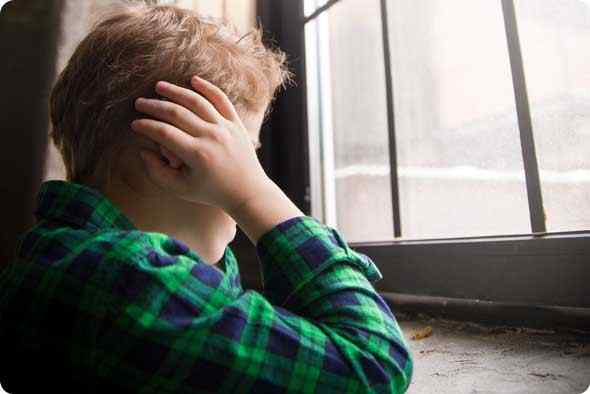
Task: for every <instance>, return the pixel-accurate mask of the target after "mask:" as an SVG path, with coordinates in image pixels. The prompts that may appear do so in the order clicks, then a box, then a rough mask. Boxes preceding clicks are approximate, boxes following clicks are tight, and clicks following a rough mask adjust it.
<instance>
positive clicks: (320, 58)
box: [304, 1, 338, 228]
mask: <svg viewBox="0 0 590 394" xmlns="http://www.w3.org/2000/svg"><path fill="white" fill-rule="evenodd" d="M334 4H336V1H330V2H328V3H326V4H325V5H324V6H322V7H320V8H318V9H317V10H316V11H315V12H314V13H313V14H312V15H311V16H310V17H309V18H306V19H305V22H304V25H305V23H307V22H310V21H311V20H312V19H315V20H314V21H313V23H315V26H312V28H313V29H312V31H311V33H312V34H310V35H307V38H308V39H311V40H312V42H308V43H306V47H307V50H308V53H307V56H308V62H307V64H308V65H309V66H310V67H309V70H308V72H310V73H311V74H308V75H307V84H308V90H310V91H311V92H312V93H311V95H312V96H313V94H317V95H318V99H317V100H314V99H310V97H308V101H307V104H308V106H309V105H314V104H315V105H317V108H310V109H309V110H308V113H309V114H312V113H313V111H317V112H318V114H317V115H318V119H316V117H315V116H314V117H312V118H310V119H308V125H309V126H308V127H309V143H310V153H311V152H312V150H314V152H315V153H316V154H317V156H316V158H311V157H310V171H318V170H319V171H321V176H320V177H319V178H320V179H318V176H317V174H310V181H311V182H312V183H311V185H310V186H311V188H312V189H311V191H310V194H311V198H312V202H311V207H312V215H316V216H319V217H321V218H322V220H323V221H324V223H326V224H327V225H329V226H332V227H335V228H337V227H338V214H337V207H336V178H335V174H334V166H335V163H334V161H335V158H334V133H333V125H332V85H331V70H330V67H331V61H330V42H329V39H330V36H329V34H330V29H329V17H328V15H327V13H326V12H325V11H327V10H328V8H329V7H330V6H332V5H334ZM310 120H311V123H313V124H309V122H310ZM314 143H315V144H319V147H316V146H313V144H314ZM318 159H319V160H318ZM318 161H319V162H318ZM318 198H319V201H321V203H320V204H318V202H317V201H318V200H317V199H318ZM314 200H315V201H314Z"/></svg>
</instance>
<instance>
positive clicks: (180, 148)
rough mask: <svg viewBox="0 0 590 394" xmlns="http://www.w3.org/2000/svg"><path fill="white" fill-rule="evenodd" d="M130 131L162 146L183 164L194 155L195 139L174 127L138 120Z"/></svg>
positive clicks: (153, 121)
mask: <svg viewBox="0 0 590 394" xmlns="http://www.w3.org/2000/svg"><path fill="white" fill-rule="evenodd" d="M131 129H132V130H134V131H135V132H137V133H139V134H141V135H144V136H146V137H147V138H149V139H151V140H152V141H154V142H156V143H158V144H160V145H162V146H164V147H165V148H167V149H168V150H169V151H170V152H172V153H174V154H175V155H176V156H178V157H179V158H180V159H182V160H183V161H184V162H185V163H186V162H188V161H189V159H190V157H191V156H193V155H194V148H195V141H196V140H195V138H194V137H191V136H190V135H188V134H187V133H185V132H184V131H181V130H179V129H177V128H176V127H174V126H172V125H170V124H168V123H164V122H160V121H157V120H153V119H138V120H135V121H133V122H132V123H131Z"/></svg>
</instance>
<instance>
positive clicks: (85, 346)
mask: <svg viewBox="0 0 590 394" xmlns="http://www.w3.org/2000/svg"><path fill="white" fill-rule="evenodd" d="M35 215H36V217H37V223H36V225H35V226H34V227H33V228H32V229H30V230H29V231H27V232H26V233H25V234H23V235H22V236H21V237H20V239H19V245H18V248H17V251H16V256H15V259H14V260H13V261H12V262H11V263H10V264H9V265H8V266H7V267H6V268H5V269H4V270H3V271H2V272H1V273H0V288H1V289H2V290H1V293H0V348H1V349H2V353H3V354H2V355H0V381H1V382H2V385H3V386H4V388H5V389H6V390H8V391H9V392H10V391H11V390H13V391H14V393H18V392H20V391H18V389H19V388H21V387H22V388H23V390H26V389H27V388H31V389H32V387H45V388H48V387H51V385H52V384H55V385H56V387H58V388H60V389H61V390H60V391H61V392H97V393H98V392H105V391H104V390H105V389H109V390H111V391H110V392H123V391H125V392H133V393H158V394H161V393H213V392H221V393H250V392H251V393H316V392H319V393H356V392H359V393H367V392H379V393H398V392H404V391H405V390H406V388H407V387H408V385H409V383H410V379H411V376H412V359H411V356H410V353H409V350H408V346H407V343H406V342H405V340H404V337H403V334H402V332H401V330H400V327H399V326H398V323H397V322H396V320H395V317H394V316H393V314H392V312H391V310H390V309H389V307H388V306H387V304H386V303H385V302H384V300H383V299H382V298H381V297H380V296H379V295H378V293H377V292H376V291H375V289H374V287H373V286H372V282H375V281H377V280H379V279H381V278H382V275H381V273H380V272H379V270H378V269H377V267H376V266H375V264H374V263H373V262H372V261H371V260H370V259H369V258H368V257H367V256H365V255H363V254H360V253H357V252H355V251H354V250H352V249H351V248H350V247H349V246H348V245H347V243H346V242H345V241H344V240H343V239H342V237H341V236H340V234H339V233H338V232H337V231H336V230H335V229H333V228H331V227H328V226H325V225H323V224H321V223H320V222H318V221H317V220H315V219H314V218H312V217H309V216H301V217H297V218H293V219H290V220H287V221H285V222H283V223H280V224H279V225H277V226H275V227H274V228H273V229H271V230H270V231H268V232H267V233H265V234H264V235H263V236H262V237H261V238H260V240H259V241H258V243H257V245H256V250H257V253H258V256H259V260H260V263H261V269H262V277H263V285H264V291H263V292H262V293H260V292H256V291H253V290H244V289H243V288H242V286H241V284H240V276H239V270H238V266H237V262H236V259H235V256H234V254H233V253H232V251H231V249H230V247H229V246H228V247H227V248H226V250H225V254H224V256H223V259H222V260H223V261H222V262H223V266H224V269H223V270H221V269H219V268H217V267H215V266H211V265H208V264H206V263H205V262H204V261H202V260H201V258H200V257H199V256H198V255H197V254H196V252H194V251H193V250H191V249H189V248H188V247H187V246H186V245H185V244H183V243H182V242H181V241H179V240H176V239H174V238H172V237H169V236H167V235H165V234H162V233H156V232H142V231H139V230H138V229H137V228H135V226H134V225H133V224H132V223H131V222H130V220H129V219H128V218H127V217H126V216H125V215H124V214H123V213H122V212H121V211H119V210H118V209H117V208H116V207H115V206H114V205H113V204H112V203H111V202H110V201H109V200H108V199H107V198H106V197H105V196H104V195H102V194H101V193H100V192H99V191H97V190H95V189H92V188H90V187H87V186H85V185H81V184H76V183H72V182H65V181H47V182H45V183H43V184H42V186H41V189H40V192H39V195H38V204H37V209H36V211H35ZM66 382H67V383H66Z"/></svg>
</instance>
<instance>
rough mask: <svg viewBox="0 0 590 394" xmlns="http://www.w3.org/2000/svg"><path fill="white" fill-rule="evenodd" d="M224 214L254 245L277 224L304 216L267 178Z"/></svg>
mask: <svg viewBox="0 0 590 394" xmlns="http://www.w3.org/2000/svg"><path fill="white" fill-rule="evenodd" d="M226 212H227V213H228V214H229V215H230V216H231V217H232V218H233V219H234V220H235V221H236V223H237V224H238V226H240V228H241V229H242V231H244V233H246V235H247V236H248V238H250V240H251V241H252V243H254V244H256V243H257V241H258V239H260V237H261V236H262V235H264V234H265V233H266V232H267V231H270V230H271V229H272V228H273V227H275V226H276V225H277V224H279V223H282V222H283V221H285V220H288V219H291V218H293V217H297V216H303V215H304V214H303V212H301V210H299V208H297V206H296V205H295V204H294V203H293V202H292V201H291V200H290V199H289V198H288V197H287V196H286V195H285V193H283V191H282V190H281V189H280V188H279V187H278V186H277V185H276V184H275V183H274V182H273V181H272V180H271V179H269V178H266V179H265V180H263V181H262V182H260V183H258V184H257V185H256V186H255V187H254V188H253V190H252V193H251V195H250V197H249V198H247V199H244V200H242V201H241V202H240V203H239V204H237V205H236V206H234V207H232V208H229V209H228V210H226Z"/></svg>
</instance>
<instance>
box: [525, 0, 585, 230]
mask: <svg viewBox="0 0 590 394" xmlns="http://www.w3.org/2000/svg"><path fill="white" fill-rule="evenodd" d="M515 5H516V13H517V19H518V26H519V33H520V39H521V46H522V53H523V61H524V67H525V75H526V80H527V87H528V93H529V101H530V105H531V116H532V120H533V131H534V137H535V144H536V148H537V155H538V160H539V170H540V177H541V189H542V192H543V199H544V205H545V215H546V218H547V231H570V230H588V229H590V215H589V214H588V213H589V212H590V1H580V0H554V1H536V0H519V1H517V2H516V3H515Z"/></svg>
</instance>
